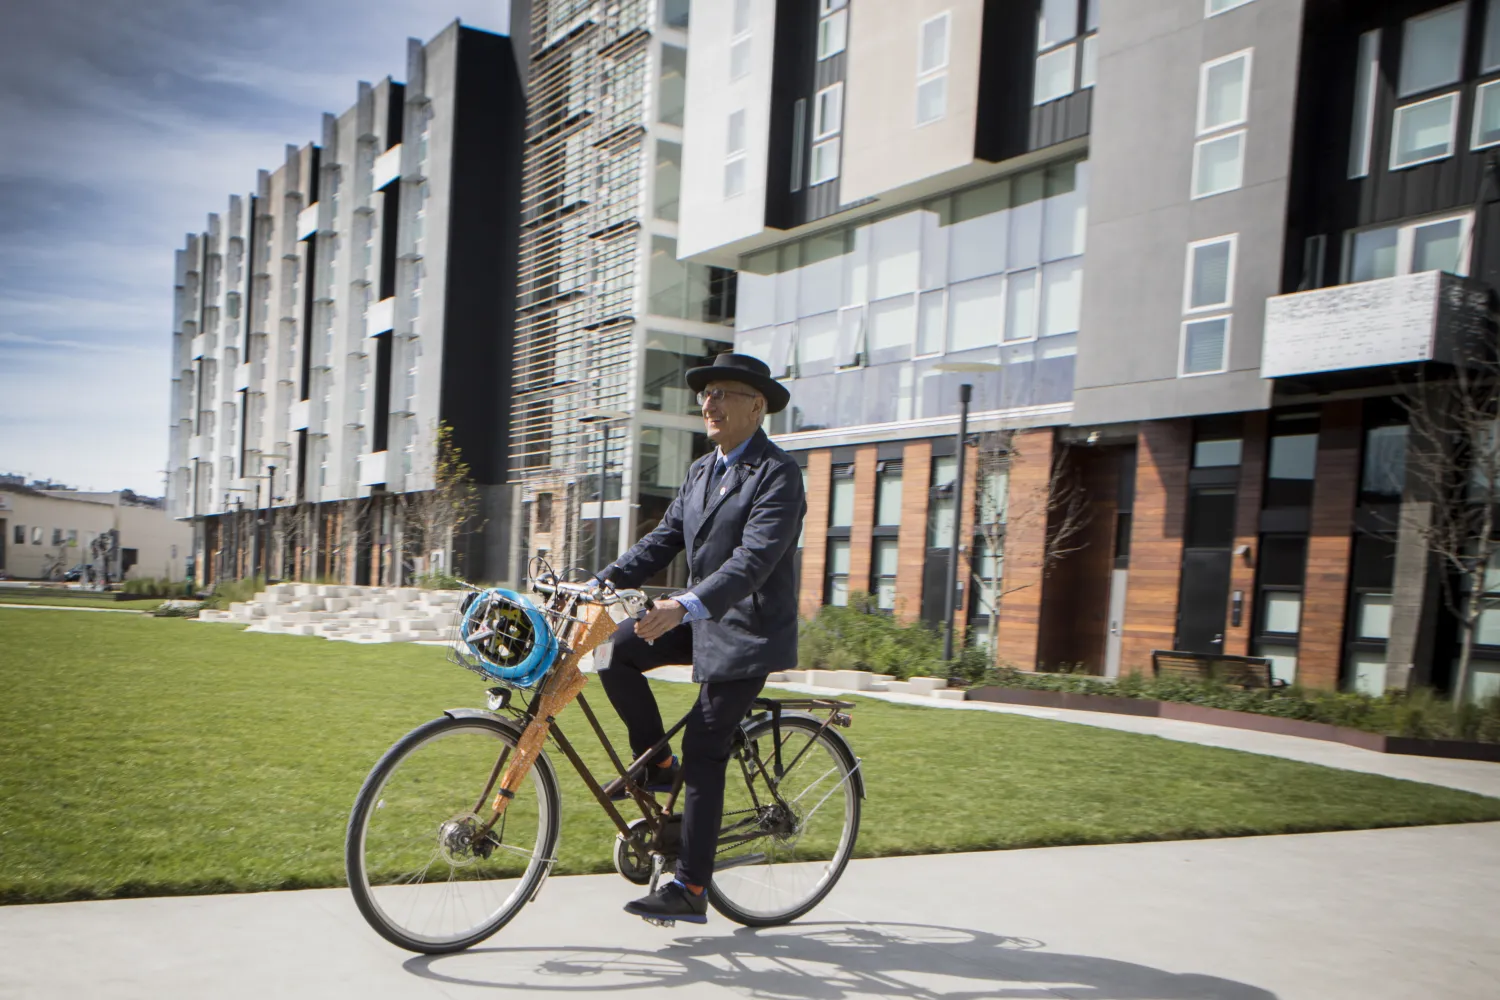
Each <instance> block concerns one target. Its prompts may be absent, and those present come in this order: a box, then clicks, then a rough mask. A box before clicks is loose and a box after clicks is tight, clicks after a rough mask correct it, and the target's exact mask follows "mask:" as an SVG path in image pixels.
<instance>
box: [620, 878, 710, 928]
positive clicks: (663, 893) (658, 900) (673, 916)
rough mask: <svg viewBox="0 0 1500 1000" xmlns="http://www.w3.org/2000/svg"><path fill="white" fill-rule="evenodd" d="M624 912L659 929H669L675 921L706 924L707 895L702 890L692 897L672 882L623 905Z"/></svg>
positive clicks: (691, 894) (681, 885)
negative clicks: (661, 927) (660, 927)
mask: <svg viewBox="0 0 1500 1000" xmlns="http://www.w3.org/2000/svg"><path fill="white" fill-rule="evenodd" d="M625 912H626V913H630V914H634V915H635V916H637V917H640V918H642V919H644V920H645V921H646V922H647V923H652V924H657V925H659V926H663V927H671V926H672V925H673V924H674V923H676V922H677V921H679V920H686V921H687V922H688V923H690V924H706V923H708V892H707V890H705V891H704V892H702V893H700V894H697V895H694V894H693V892H692V890H690V889H689V888H688V887H687V886H685V885H683V884H682V883H681V882H678V881H676V880H675V879H674V880H672V881H671V882H668V883H667V884H666V885H664V886H662V887H661V888H660V889H658V890H656V891H655V892H654V893H652V894H651V895H649V896H642V897H641V898H640V899H636V900H632V901H631V902H629V903H626V904H625Z"/></svg>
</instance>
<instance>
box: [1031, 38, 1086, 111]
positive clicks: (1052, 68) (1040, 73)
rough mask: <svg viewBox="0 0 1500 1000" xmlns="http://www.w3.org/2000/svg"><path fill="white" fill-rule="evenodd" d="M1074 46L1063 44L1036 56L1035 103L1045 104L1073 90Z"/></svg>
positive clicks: (1074, 70) (1075, 52)
mask: <svg viewBox="0 0 1500 1000" xmlns="http://www.w3.org/2000/svg"><path fill="white" fill-rule="evenodd" d="M1077 57H1078V50H1077V48H1076V47H1075V46H1072V45H1064V46H1063V47H1062V48H1058V49H1053V50H1052V51H1051V52H1046V53H1043V54H1042V55H1039V56H1037V57H1036V91H1035V96H1034V99H1033V103H1035V104H1046V103H1047V102H1049V101H1055V100H1057V99H1058V98H1060V97H1067V96H1068V95H1069V94H1071V93H1072V92H1073V77H1074V74H1075V73H1076V72H1077V69H1078V67H1077V63H1076V59H1077Z"/></svg>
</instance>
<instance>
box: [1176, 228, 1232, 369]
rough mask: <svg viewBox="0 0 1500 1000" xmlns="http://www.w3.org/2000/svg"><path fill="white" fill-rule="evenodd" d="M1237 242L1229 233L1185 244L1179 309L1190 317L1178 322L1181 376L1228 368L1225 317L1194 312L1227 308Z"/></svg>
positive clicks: (1227, 329) (1227, 324)
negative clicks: (1198, 314)
mask: <svg viewBox="0 0 1500 1000" xmlns="http://www.w3.org/2000/svg"><path fill="white" fill-rule="evenodd" d="M1238 243H1239V237H1238V236H1237V235H1231V236H1221V237H1217V238H1215V239H1211V240H1202V241H1200V242H1197V243H1191V244H1189V245H1188V254H1187V275H1186V278H1185V280H1184V281H1183V296H1182V311H1183V312H1184V313H1186V314H1187V315H1188V316H1189V317H1190V318H1189V319H1188V320H1187V321H1186V322H1184V323H1183V325H1182V366H1181V373H1182V374H1183V375H1208V374H1211V373H1214V372H1222V371H1224V370H1225V369H1226V368H1227V367H1228V355H1229V319H1230V318H1229V316H1228V315H1223V316H1213V317H1204V318H1201V319H1200V318H1197V317H1196V316H1195V315H1194V314H1196V313H1203V312H1215V311H1225V310H1228V309H1229V307H1230V305H1231V304H1232V300H1233V295H1234V260H1235V248H1236V247H1237V246H1238Z"/></svg>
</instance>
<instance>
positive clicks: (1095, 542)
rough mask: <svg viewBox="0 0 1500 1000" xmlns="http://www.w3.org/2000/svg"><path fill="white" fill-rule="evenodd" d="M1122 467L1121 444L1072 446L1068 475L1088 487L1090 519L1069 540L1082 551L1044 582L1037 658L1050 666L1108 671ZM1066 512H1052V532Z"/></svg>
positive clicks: (1063, 560)
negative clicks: (1110, 605)
mask: <svg viewBox="0 0 1500 1000" xmlns="http://www.w3.org/2000/svg"><path fill="white" fill-rule="evenodd" d="M1119 470H1120V450H1119V449H1118V448H1083V447H1075V448H1070V449H1068V452H1067V464H1066V466H1065V472H1064V475H1065V476H1067V477H1068V480H1069V481H1070V482H1072V483H1075V484H1076V485H1077V487H1078V488H1079V489H1080V490H1081V491H1082V498H1083V502H1084V504H1085V506H1086V511H1087V513H1086V515H1085V516H1087V518H1088V522H1087V523H1086V524H1085V525H1084V527H1083V530H1082V531H1080V532H1079V533H1078V535H1076V536H1075V537H1074V538H1073V539H1072V540H1071V541H1069V542H1067V543H1066V547H1067V548H1072V549H1075V550H1076V551H1073V552H1071V553H1069V554H1067V555H1066V556H1064V557H1063V558H1061V559H1060V560H1058V561H1057V563H1056V564H1055V565H1054V566H1053V567H1052V569H1051V571H1050V572H1048V573H1047V574H1046V575H1045V579H1044V581H1043V583H1042V607H1041V637H1040V639H1039V640H1038V652H1037V660H1038V662H1040V663H1042V664H1043V665H1045V666H1047V667H1049V668H1053V667H1055V666H1057V665H1060V664H1082V665H1083V669H1085V670H1087V671H1088V672H1089V673H1092V674H1103V673H1104V651H1105V643H1106V641H1107V639H1108V637H1109V591H1110V582H1111V574H1112V572H1113V570H1114V565H1115V522H1116V514H1117V513H1118V512H1119V508H1120V503H1119V489H1120V475H1119ZM1060 515H1061V512H1058V514H1056V515H1054V517H1053V518H1052V521H1053V523H1052V524H1051V525H1050V526H1049V529H1048V530H1049V532H1052V533H1054V534H1055V532H1056V530H1057V524H1056V522H1057V520H1058V518H1059V516H1060Z"/></svg>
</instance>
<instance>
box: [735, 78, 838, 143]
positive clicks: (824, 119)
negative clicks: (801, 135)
mask: <svg viewBox="0 0 1500 1000" xmlns="http://www.w3.org/2000/svg"><path fill="white" fill-rule="evenodd" d="M740 113H741V114H743V112H740ZM843 120H844V85H843V84H842V83H836V84H834V85H833V86H831V87H825V88H824V89H822V90H820V91H818V93H817V95H816V96H815V97H814V98H813V140H814V141H817V140H819V139H826V138H828V137H829V136H831V135H834V134H835V133H837V132H838V131H839V129H840V127H842V125H843Z"/></svg>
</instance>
